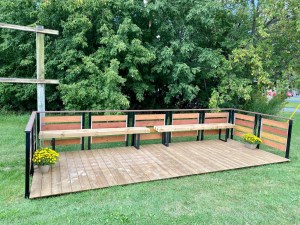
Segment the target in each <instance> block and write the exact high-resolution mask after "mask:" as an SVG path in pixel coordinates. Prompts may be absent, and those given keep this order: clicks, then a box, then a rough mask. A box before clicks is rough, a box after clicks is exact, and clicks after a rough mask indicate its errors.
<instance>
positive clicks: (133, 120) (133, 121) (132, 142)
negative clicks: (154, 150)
mask: <svg viewBox="0 0 300 225" xmlns="http://www.w3.org/2000/svg"><path fill="white" fill-rule="evenodd" d="M131 127H135V112H133V113H132V114H131ZM135 139H136V136H135V134H132V136H131V146H134V145H135Z"/></svg>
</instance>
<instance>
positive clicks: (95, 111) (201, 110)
mask: <svg viewBox="0 0 300 225" xmlns="http://www.w3.org/2000/svg"><path fill="white" fill-rule="evenodd" d="M225 110H235V111H239V112H244V113H250V114H254V115H262V116H268V117H273V118H278V119H284V120H288V121H292V120H293V119H290V118H287V117H283V116H275V115H268V114H264V113H259V112H251V111H247V110H242V109H235V108H212V109H144V110H71V111H34V112H36V113H90V112H91V113H106V112H115V113H116V112H121V113H127V112H172V111H176V112H191V111H195V112H203V111H225ZM29 122H30V121H29ZM29 122H28V124H29Z"/></svg>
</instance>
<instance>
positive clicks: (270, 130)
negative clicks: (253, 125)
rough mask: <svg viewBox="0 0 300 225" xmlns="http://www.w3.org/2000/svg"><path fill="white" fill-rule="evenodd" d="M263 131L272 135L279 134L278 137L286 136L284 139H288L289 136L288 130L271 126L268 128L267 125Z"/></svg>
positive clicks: (263, 127)
mask: <svg viewBox="0 0 300 225" xmlns="http://www.w3.org/2000/svg"><path fill="white" fill-rule="evenodd" d="M261 129H262V131H265V132H268V133H272V134H277V135H280V136H284V137H287V135H288V130H282V129H280V128H277V127H270V126H267V125H263V126H262V127H261Z"/></svg>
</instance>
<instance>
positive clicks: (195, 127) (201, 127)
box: [154, 123, 235, 132]
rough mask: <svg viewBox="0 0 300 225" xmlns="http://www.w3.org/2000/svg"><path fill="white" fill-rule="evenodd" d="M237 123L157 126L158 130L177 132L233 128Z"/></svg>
mask: <svg viewBox="0 0 300 225" xmlns="http://www.w3.org/2000/svg"><path fill="white" fill-rule="evenodd" d="M234 126H235V125H234V124H231V123H211V124H188V125H166V126H155V127H154V129H155V130H157V131H158V132H176V131H192V130H216V129H217V130H218V129H225V128H233V127H234Z"/></svg>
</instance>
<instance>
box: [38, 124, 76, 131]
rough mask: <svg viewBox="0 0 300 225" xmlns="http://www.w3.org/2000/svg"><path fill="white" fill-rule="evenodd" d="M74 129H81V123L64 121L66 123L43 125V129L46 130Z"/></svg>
mask: <svg viewBox="0 0 300 225" xmlns="http://www.w3.org/2000/svg"><path fill="white" fill-rule="evenodd" d="M74 129H81V124H79V123H64V124H58V123H53V124H44V125H42V126H41V131H46V130H74Z"/></svg>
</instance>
